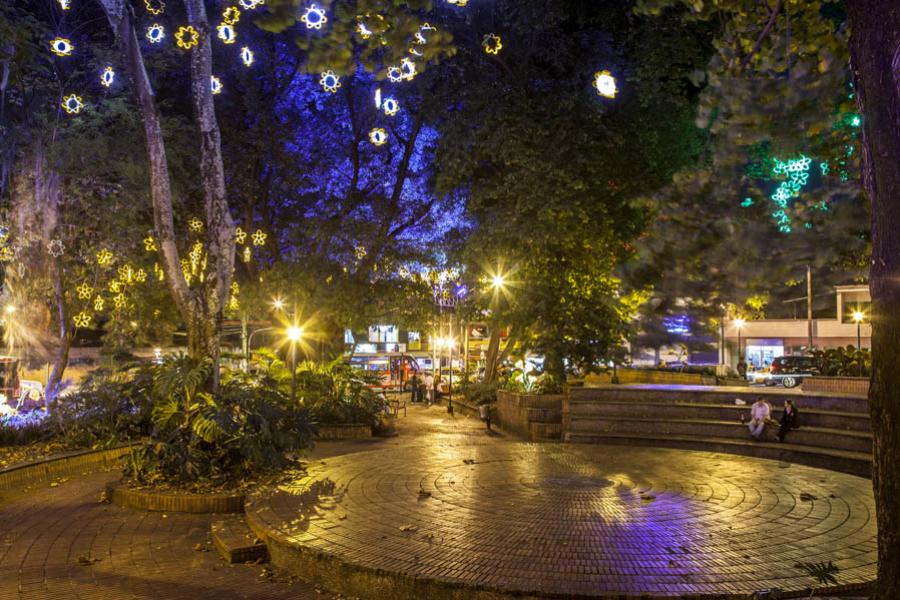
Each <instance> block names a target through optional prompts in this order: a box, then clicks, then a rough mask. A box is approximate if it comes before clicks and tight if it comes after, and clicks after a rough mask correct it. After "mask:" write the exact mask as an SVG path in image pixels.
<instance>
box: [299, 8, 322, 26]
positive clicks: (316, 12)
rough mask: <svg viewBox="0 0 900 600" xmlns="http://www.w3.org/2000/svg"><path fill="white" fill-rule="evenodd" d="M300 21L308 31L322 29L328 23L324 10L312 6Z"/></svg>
mask: <svg viewBox="0 0 900 600" xmlns="http://www.w3.org/2000/svg"><path fill="white" fill-rule="evenodd" d="M300 21H301V22H303V23H304V24H306V28H307V29H322V27H323V26H324V25H325V23H327V22H328V17H326V16H325V9H324V8H319V7H318V6H316V5H315V4H311V5H310V6H309V7H308V8H307V9H306V12H305V13H303V16H301V17H300Z"/></svg>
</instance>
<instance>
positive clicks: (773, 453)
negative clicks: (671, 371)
mask: <svg viewBox="0 0 900 600" xmlns="http://www.w3.org/2000/svg"><path fill="white" fill-rule="evenodd" d="M565 441H568V442H575V443H593V444H616V445H627V446H659V447H664V448H683V449H687V450H702V451H706V452H724V453H728V454H739V455H742V456H753V457H756V458H768V459H772V460H780V461H784V462H792V463H798V464H804V465H808V466H811V467H819V468H822V469H829V470H832V471H840V472H843V473H849V474H851V475H859V476H860V477H871V476H872V457H871V455H869V454H865V453H862V452H847V451H845V450H828V449H826V448H815V447H812V446H802V445H799V444H791V443H784V444H779V443H773V442H758V441H755V440H744V441H741V440H736V439H731V438H716V437H696V436H681V435H651V434H644V435H641V434H631V433H625V434H623V433H606V434H602V433H595V434H589V433H574V432H572V433H567V434H566V437H565Z"/></svg>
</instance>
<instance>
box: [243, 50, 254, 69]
mask: <svg viewBox="0 0 900 600" xmlns="http://www.w3.org/2000/svg"><path fill="white" fill-rule="evenodd" d="M241 62H243V63H244V66H245V67H249V66H250V65H252V64H253V51H252V50H251V49H250V48H248V47H247V46H244V47H243V48H241Z"/></svg>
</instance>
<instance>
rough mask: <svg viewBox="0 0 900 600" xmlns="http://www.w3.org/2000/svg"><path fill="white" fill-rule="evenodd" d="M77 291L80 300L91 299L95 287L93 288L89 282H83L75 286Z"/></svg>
mask: <svg viewBox="0 0 900 600" xmlns="http://www.w3.org/2000/svg"><path fill="white" fill-rule="evenodd" d="M75 291H76V292H77V293H78V298H79V299H80V300H90V298H91V295H93V293H94V288H92V287H91V286H90V285H88V283H87V282H86V281H85V282H82V284H81V285H79V286H78V287H76V288H75Z"/></svg>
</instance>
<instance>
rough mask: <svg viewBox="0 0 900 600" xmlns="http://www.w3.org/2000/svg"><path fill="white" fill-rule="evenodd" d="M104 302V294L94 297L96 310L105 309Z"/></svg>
mask: <svg viewBox="0 0 900 600" xmlns="http://www.w3.org/2000/svg"><path fill="white" fill-rule="evenodd" d="M104 304H105V301H104V300H103V296H97V297H96V298H94V310H96V311H97V312H100V311H101V310H103V305H104Z"/></svg>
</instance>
